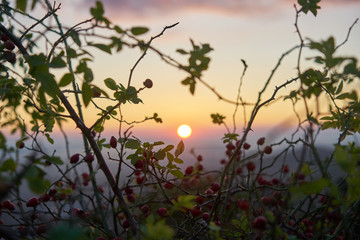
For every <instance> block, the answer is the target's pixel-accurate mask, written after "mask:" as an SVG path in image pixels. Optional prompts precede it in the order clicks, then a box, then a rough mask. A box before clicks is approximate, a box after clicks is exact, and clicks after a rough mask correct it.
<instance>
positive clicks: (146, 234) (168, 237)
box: [141, 217, 175, 240]
mask: <svg viewBox="0 0 360 240" xmlns="http://www.w3.org/2000/svg"><path fill="white" fill-rule="evenodd" d="M146 219H147V220H148V219H151V217H148V218H146ZM141 233H142V234H143V239H148V240H150V239H161V240H172V239H174V236H175V231H174V229H172V228H171V227H170V226H168V225H167V224H166V222H165V220H160V221H158V222H155V223H153V222H151V223H150V222H147V223H146V225H142V226H141Z"/></svg>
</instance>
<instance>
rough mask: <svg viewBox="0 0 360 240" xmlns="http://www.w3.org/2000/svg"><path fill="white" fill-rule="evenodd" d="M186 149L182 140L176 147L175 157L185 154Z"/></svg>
mask: <svg viewBox="0 0 360 240" xmlns="http://www.w3.org/2000/svg"><path fill="white" fill-rule="evenodd" d="M184 149H185V146H184V143H183V141H182V140H181V141H180V142H179V144H178V145H177V147H176V150H175V157H178V156H179V155H180V154H182V153H183V152H184Z"/></svg>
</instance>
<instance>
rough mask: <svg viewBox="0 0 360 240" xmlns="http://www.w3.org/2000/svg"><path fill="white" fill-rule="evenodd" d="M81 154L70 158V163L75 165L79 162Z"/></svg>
mask: <svg viewBox="0 0 360 240" xmlns="http://www.w3.org/2000/svg"><path fill="white" fill-rule="evenodd" d="M79 159H80V154H78V153H76V154H74V155H72V156H71V157H70V163H72V164H75V163H77V162H78V161H79Z"/></svg>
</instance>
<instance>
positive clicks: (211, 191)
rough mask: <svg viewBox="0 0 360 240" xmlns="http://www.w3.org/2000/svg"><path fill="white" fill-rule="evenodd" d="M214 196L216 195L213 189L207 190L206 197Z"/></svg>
mask: <svg viewBox="0 0 360 240" xmlns="http://www.w3.org/2000/svg"><path fill="white" fill-rule="evenodd" d="M212 194H214V191H213V190H212V189H211V188H208V189H206V190H205V195H212Z"/></svg>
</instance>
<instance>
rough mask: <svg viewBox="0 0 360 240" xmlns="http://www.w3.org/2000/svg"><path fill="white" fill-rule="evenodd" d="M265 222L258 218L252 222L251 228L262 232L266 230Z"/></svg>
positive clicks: (264, 219)
mask: <svg viewBox="0 0 360 240" xmlns="http://www.w3.org/2000/svg"><path fill="white" fill-rule="evenodd" d="M266 224H267V220H266V218H265V217H264V216H258V217H257V218H255V220H254V221H253V224H252V225H253V227H254V228H256V229H259V230H264V229H265V228H266Z"/></svg>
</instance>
